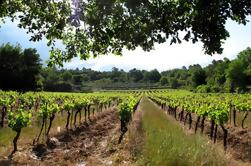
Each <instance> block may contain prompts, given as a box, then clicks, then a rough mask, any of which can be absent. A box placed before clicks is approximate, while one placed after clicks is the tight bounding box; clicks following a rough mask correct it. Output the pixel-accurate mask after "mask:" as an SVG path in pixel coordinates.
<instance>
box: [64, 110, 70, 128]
mask: <svg viewBox="0 0 251 166" xmlns="http://www.w3.org/2000/svg"><path fill="white" fill-rule="evenodd" d="M70 116H71V112H70V110H68V111H67V121H66V125H65V128H66V129H67V130H68V129H69V128H68V127H69V121H70Z"/></svg>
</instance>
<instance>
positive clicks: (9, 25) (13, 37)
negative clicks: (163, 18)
mask: <svg viewBox="0 0 251 166" xmlns="http://www.w3.org/2000/svg"><path fill="white" fill-rule="evenodd" d="M249 20H251V17H249ZM226 28H227V30H228V31H229V32H230V38H228V39H227V40H226V41H225V44H224V45H223V47H224V52H223V54H222V55H214V56H212V57H211V56H209V55H204V53H203V50H202V43H197V44H192V43H190V42H183V43H182V44H176V45H171V46H170V45H169V43H164V44H156V45H155V49H154V50H152V51H150V52H144V51H142V50H141V49H140V48H137V49H136V50H135V51H128V50H124V51H123V56H122V57H120V56H113V55H100V56H99V57H98V58H95V59H92V58H91V59H89V60H87V61H83V60H79V59H78V58H75V59H73V60H72V61H71V62H69V63H66V64H65V65H64V66H65V68H76V67H78V68H82V67H85V68H91V69H93V70H100V71H104V70H105V71H108V70H111V69H112V67H117V68H120V69H124V70H126V71H128V70H130V69H132V68H138V69H145V70H152V69H155V68H156V69H158V70H160V71H164V70H168V69H173V68H180V67H182V66H189V65H192V64H197V63H198V64H200V65H202V66H206V65H207V64H209V63H211V62H212V60H213V59H216V60H218V59H223V58H224V57H227V58H229V59H233V58H235V57H236V55H237V54H238V53H239V52H240V51H242V50H244V49H245V48H247V47H251V23H248V24H247V25H246V26H243V25H238V24H237V23H235V22H232V21H228V22H227V24H226ZM29 39H30V35H29V34H26V30H24V29H19V28H18V27H17V24H16V23H15V22H14V23H13V22H11V21H10V20H6V23H5V24H3V25H2V26H1V28H0V44H3V43H7V42H10V43H12V44H16V43H19V44H21V46H22V47H23V48H29V47H31V48H36V49H37V50H38V52H39V54H40V56H41V59H42V60H43V63H45V61H46V60H48V59H49V48H48V47H47V45H46V40H45V39H44V40H42V41H40V42H30V41H29Z"/></svg>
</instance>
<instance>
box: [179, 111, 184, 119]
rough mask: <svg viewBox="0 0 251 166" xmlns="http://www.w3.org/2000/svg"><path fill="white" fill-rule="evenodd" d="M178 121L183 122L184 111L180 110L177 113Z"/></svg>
mask: <svg viewBox="0 0 251 166" xmlns="http://www.w3.org/2000/svg"><path fill="white" fill-rule="evenodd" d="M179 119H180V121H183V119H184V110H182V111H181V112H180V113H179Z"/></svg>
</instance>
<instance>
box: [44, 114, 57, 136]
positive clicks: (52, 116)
mask: <svg viewBox="0 0 251 166" xmlns="http://www.w3.org/2000/svg"><path fill="white" fill-rule="evenodd" d="M54 118H55V114H54V113H53V114H52V115H51V117H50V123H49V127H48V130H47V133H46V136H47V138H48V136H49V133H50V130H51V126H52V122H53V120H54Z"/></svg>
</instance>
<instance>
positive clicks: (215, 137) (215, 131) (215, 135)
mask: <svg viewBox="0 0 251 166" xmlns="http://www.w3.org/2000/svg"><path fill="white" fill-rule="evenodd" d="M217 128H218V125H217V124H216V125H215V128H214V143H216V139H217Z"/></svg>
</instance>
